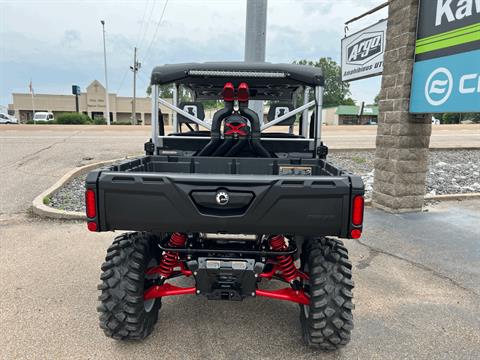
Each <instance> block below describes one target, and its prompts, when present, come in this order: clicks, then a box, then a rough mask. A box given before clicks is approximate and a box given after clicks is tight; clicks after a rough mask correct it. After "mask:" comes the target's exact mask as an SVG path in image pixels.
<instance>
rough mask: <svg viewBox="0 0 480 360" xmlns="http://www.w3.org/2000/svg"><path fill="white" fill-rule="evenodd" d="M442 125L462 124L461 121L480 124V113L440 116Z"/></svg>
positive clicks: (445, 114)
mask: <svg viewBox="0 0 480 360" xmlns="http://www.w3.org/2000/svg"><path fill="white" fill-rule="evenodd" d="M440 119H441V123H442V124H460V122H461V121H467V120H470V121H472V122H474V123H479V122H480V113H462V114H459V113H444V114H442V115H441V116H440Z"/></svg>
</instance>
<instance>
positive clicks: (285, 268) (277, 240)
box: [269, 235, 299, 282]
mask: <svg viewBox="0 0 480 360" xmlns="http://www.w3.org/2000/svg"><path fill="white" fill-rule="evenodd" d="M269 244H270V247H271V248H272V250H274V251H284V250H287V249H288V246H287V244H286V243H285V238H284V237H283V235H275V236H273V237H272V238H270V240H269ZM277 267H278V270H280V272H281V273H282V276H283V278H284V279H285V281H288V282H292V281H293V280H295V279H296V278H297V277H298V276H299V275H298V270H297V268H296V267H295V264H294V262H293V257H292V255H279V256H277Z"/></svg>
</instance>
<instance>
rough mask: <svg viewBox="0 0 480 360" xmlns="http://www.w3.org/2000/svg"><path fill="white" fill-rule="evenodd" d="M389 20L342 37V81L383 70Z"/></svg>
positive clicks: (363, 76) (373, 74)
mask: <svg viewBox="0 0 480 360" xmlns="http://www.w3.org/2000/svg"><path fill="white" fill-rule="evenodd" d="M386 29H387V20H383V21H381V22H379V23H377V24H375V25H373V26H370V27H368V28H366V29H364V30H362V31H359V32H357V33H355V34H353V35H350V36H349V37H346V38H344V39H342V81H351V80H357V79H362V78H367V77H371V76H376V75H380V74H381V73H382V72H383V53H384V51H385V35H386Z"/></svg>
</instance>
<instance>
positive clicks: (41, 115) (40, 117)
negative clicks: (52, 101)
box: [33, 111, 55, 122]
mask: <svg viewBox="0 0 480 360" xmlns="http://www.w3.org/2000/svg"><path fill="white" fill-rule="evenodd" d="M54 120H55V118H54V116H53V113H51V112H46V111H39V112H36V113H35V115H34V116H33V121H35V122H47V121H54Z"/></svg>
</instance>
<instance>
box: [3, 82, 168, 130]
mask: <svg viewBox="0 0 480 360" xmlns="http://www.w3.org/2000/svg"><path fill="white" fill-rule="evenodd" d="M12 97H13V103H12V104H9V105H8V110H9V113H11V114H13V115H14V116H15V117H16V118H17V119H18V120H19V122H22V123H25V122H27V121H29V120H32V116H33V111H35V112H38V111H48V112H52V113H53V114H54V116H57V115H59V114H61V113H72V112H76V110H75V109H76V108H75V106H76V105H75V95H54V94H35V95H34V96H33V98H32V95H31V94H29V93H26V94H25V93H24V94H21V93H13V94H12ZM108 99H109V107H110V121H111V122H119V123H120V122H130V121H131V118H132V100H133V98H132V97H125V96H118V95H117V94H114V93H113V94H112V93H110V94H109V96H108ZM78 102H79V111H80V112H81V113H84V114H86V115H88V116H89V117H90V118H92V119H95V118H101V117H106V116H105V115H106V114H105V87H104V86H103V85H102V84H101V83H100V82H99V81H97V80H94V81H93V82H92V83H91V84H90V85H88V87H87V89H86V91H85V92H82V93H81V94H80V95H79V96H78ZM161 110H162V113H163V116H164V120H165V122H166V123H170V120H171V117H172V111H171V110H170V109H168V108H166V107H164V106H161ZM136 113H137V116H136V118H137V119H138V120H141V123H142V124H150V122H151V116H152V105H151V99H150V98H149V97H137V98H136Z"/></svg>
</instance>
